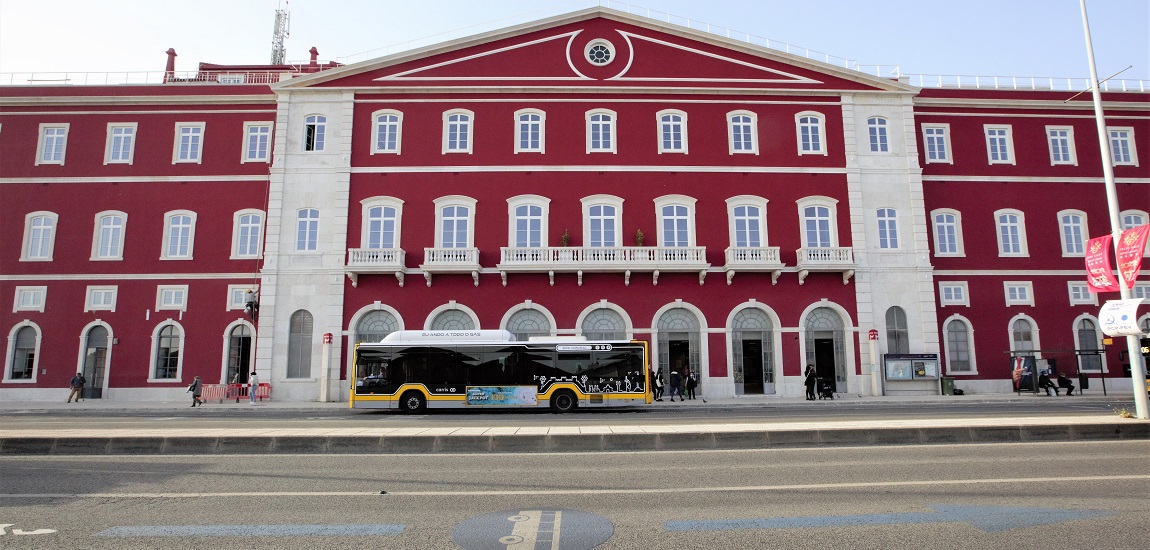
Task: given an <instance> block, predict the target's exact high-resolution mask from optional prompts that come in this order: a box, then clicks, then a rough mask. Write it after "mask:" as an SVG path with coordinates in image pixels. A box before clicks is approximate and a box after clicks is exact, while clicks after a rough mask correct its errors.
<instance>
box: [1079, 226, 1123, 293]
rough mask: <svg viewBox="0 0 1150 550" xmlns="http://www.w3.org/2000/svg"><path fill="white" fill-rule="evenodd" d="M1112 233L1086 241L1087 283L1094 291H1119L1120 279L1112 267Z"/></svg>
mask: <svg viewBox="0 0 1150 550" xmlns="http://www.w3.org/2000/svg"><path fill="white" fill-rule="evenodd" d="M1110 240H1111V237H1110V235H1106V236H1103V237H1095V238H1093V239H1090V240H1089V241H1086V284H1087V285H1088V286H1089V287H1090V290H1092V291H1094V292H1118V291H1120V290H1121V287H1119V286H1118V280H1117V279H1115V278H1114V270H1113V269H1112V268H1111V267H1110Z"/></svg>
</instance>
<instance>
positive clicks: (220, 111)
mask: <svg viewBox="0 0 1150 550" xmlns="http://www.w3.org/2000/svg"><path fill="white" fill-rule="evenodd" d="M275 112H276V110H275V109H179V110H176V109H161V110H155V111H139V110H131V111H107V110H91V111H5V112H3V113H0V115H4V116H20V115H25V116H27V115H35V116H51V115H184V114H193V113H205V114H213V115H219V114H247V113H253V114H261V113H263V114H274V113H275Z"/></svg>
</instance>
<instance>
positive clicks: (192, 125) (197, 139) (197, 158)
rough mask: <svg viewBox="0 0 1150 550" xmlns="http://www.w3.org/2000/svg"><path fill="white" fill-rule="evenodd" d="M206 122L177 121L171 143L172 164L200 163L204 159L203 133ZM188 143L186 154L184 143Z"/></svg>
mask: <svg viewBox="0 0 1150 550" xmlns="http://www.w3.org/2000/svg"><path fill="white" fill-rule="evenodd" d="M206 129H207V124H206V123H204V122H177V123H176V129H175V136H176V138H175V139H174V140H173V145H172V164H202V163H203V161H204V134H205V133H206ZM185 142H186V143H187V145H188V150H187V154H186V155H185V153H184V144H185Z"/></svg>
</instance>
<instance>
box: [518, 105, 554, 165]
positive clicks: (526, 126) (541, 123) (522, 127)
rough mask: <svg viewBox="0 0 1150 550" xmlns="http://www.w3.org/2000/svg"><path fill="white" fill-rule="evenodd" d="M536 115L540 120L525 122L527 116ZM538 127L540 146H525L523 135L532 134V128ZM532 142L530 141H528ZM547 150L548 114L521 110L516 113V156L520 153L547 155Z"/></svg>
mask: <svg viewBox="0 0 1150 550" xmlns="http://www.w3.org/2000/svg"><path fill="white" fill-rule="evenodd" d="M531 115H535V116H538V117H539V120H523V117H525V116H531ZM535 125H537V126H538V127H539V128H538V129H539V145H538V146H537V147H531V146H530V144H529V145H528V146H527V147H524V146H523V141H524V140H523V133H524V131H527V132H530V127H531V126H535ZM528 141H530V140H528ZM546 150H547V113H546V112H544V111H542V110H539V109H520V110H518V111H515V154H519V153H540V154H542V153H545V152H546Z"/></svg>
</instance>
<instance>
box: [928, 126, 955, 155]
mask: <svg viewBox="0 0 1150 550" xmlns="http://www.w3.org/2000/svg"><path fill="white" fill-rule="evenodd" d="M927 130H935V131H938V132H940V133H937V134H935V133H928V132H927ZM934 140H940V141H942V147H941V148H936V149H935V151H936V153H935V154H936V158H931V156H930V155H931V153H930V149H931V147H930V145H931V141H934ZM939 152H941V153H942V155H943V156H941V157H940V156H938V153H939ZM922 156H923V159H924V160H925V161H926V164H954V152H953V151H951V148H950V124H937V123H931V124H923V125H922Z"/></svg>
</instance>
